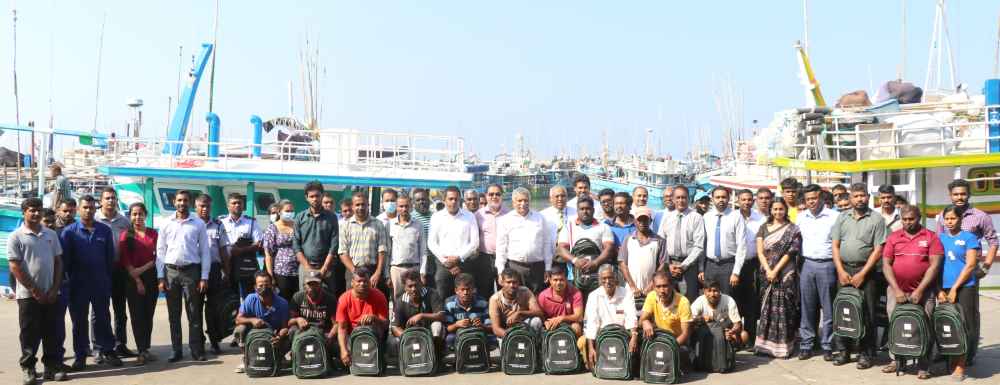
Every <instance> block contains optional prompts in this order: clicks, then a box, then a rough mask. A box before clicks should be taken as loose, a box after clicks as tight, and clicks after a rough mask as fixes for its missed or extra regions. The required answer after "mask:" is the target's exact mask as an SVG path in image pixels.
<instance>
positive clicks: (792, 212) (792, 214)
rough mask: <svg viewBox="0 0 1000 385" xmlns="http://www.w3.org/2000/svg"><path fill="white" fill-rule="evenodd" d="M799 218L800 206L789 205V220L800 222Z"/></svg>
mask: <svg viewBox="0 0 1000 385" xmlns="http://www.w3.org/2000/svg"><path fill="white" fill-rule="evenodd" d="M798 218H799V208H798V207H789V208H788V220H789V221H791V222H792V223H798V222H797V221H796V219H798Z"/></svg>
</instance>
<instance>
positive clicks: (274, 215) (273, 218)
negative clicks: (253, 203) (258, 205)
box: [271, 213, 279, 222]
mask: <svg viewBox="0 0 1000 385" xmlns="http://www.w3.org/2000/svg"><path fill="white" fill-rule="evenodd" d="M278 218H279V216H278V213H274V214H271V222H277V221H278Z"/></svg>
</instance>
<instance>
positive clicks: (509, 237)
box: [496, 211, 556, 271]
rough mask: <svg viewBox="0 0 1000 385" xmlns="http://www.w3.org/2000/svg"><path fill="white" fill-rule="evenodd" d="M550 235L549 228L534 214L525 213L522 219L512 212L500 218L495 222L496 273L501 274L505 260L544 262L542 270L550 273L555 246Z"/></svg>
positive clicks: (530, 212)
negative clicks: (499, 272)
mask: <svg viewBox="0 0 1000 385" xmlns="http://www.w3.org/2000/svg"><path fill="white" fill-rule="evenodd" d="M553 235H555V234H553V232H552V229H551V225H550V224H549V223H548V221H547V220H546V219H545V217H543V216H542V215H541V214H539V213H537V212H535V211H528V215H525V216H522V215H521V214H518V213H517V211H511V212H509V213H507V214H506V215H504V216H502V217H500V219H498V220H497V260H496V267H497V271H503V270H504V268H505V267H506V265H507V261H508V260H510V261H514V262H520V263H535V262H545V271H549V270H552V254H553V252H554V251H555V245H556V240H555V238H553Z"/></svg>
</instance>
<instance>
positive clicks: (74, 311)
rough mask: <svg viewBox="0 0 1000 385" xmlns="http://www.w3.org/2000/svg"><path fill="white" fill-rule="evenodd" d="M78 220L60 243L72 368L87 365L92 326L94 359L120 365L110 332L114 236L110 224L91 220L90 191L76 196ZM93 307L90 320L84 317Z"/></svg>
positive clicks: (94, 203) (93, 206) (94, 206)
mask: <svg viewBox="0 0 1000 385" xmlns="http://www.w3.org/2000/svg"><path fill="white" fill-rule="evenodd" d="M78 206H79V214H80V220H79V221H77V222H74V223H72V224H70V225H68V226H66V228H64V229H63V232H62V234H61V235H60V237H59V238H60V239H59V241H60V243H61V244H62V249H63V260H64V261H65V263H66V275H67V276H68V277H69V282H70V298H69V314H70V319H71V320H72V321H73V354H74V355H75V356H76V360H74V361H73V370H82V369H83V368H84V367H86V365H87V355H88V354H89V353H90V338H89V337H88V334H89V330H90V327H91V326H92V327H93V329H94V337H95V341H96V343H95V345H96V347H97V348H98V349H100V350H101V351H100V354H99V355H98V357H97V361H98V362H105V363H108V364H110V365H112V366H121V365H122V361H121V359H119V358H118V356H117V354H115V352H114V347H115V338H114V334H113V333H112V332H111V313H110V311H109V310H108V307H109V306H110V301H111V271H112V267H113V264H114V263H115V260H114V259H115V251H114V242H115V241H114V239H113V235H112V233H111V228H110V227H108V226H107V225H105V224H103V223H100V222H97V221H96V220H94V214H96V213H97V200H96V199H94V197H92V196H90V195H85V196H83V197H82V198H80V202H79V204H78ZM91 306H93V308H94V320H93V321H94V322H93V324H92V325H91V324H90V319H89V317H88V315H89V312H90V307H91Z"/></svg>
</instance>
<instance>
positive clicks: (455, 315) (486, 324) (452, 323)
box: [444, 273, 496, 346]
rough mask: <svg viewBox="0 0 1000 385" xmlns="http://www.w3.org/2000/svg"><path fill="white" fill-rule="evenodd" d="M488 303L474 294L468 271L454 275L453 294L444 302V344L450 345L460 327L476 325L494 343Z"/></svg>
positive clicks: (474, 287) (472, 279)
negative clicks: (446, 329) (445, 335)
mask: <svg viewBox="0 0 1000 385" xmlns="http://www.w3.org/2000/svg"><path fill="white" fill-rule="evenodd" d="M489 307H490V306H489V303H488V302H487V301H486V300H485V299H483V298H482V297H480V296H478V295H477V294H476V283H475V279H474V278H472V275H471V274H469V273H460V274H458V275H457V276H455V295H453V296H451V297H448V300H446V301H445V303H444V311H445V313H446V314H445V323H446V324H447V325H448V336H447V337H446V338H445V344H447V345H448V346H452V344H454V343H455V339H456V338H457V335H458V331H459V330H460V329H464V328H468V327H477V328H481V329H483V331H485V332H486V334H488V335H489V336H490V343H491V344H493V345H496V336H494V335H493V328H492V327H490V316H489Z"/></svg>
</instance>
